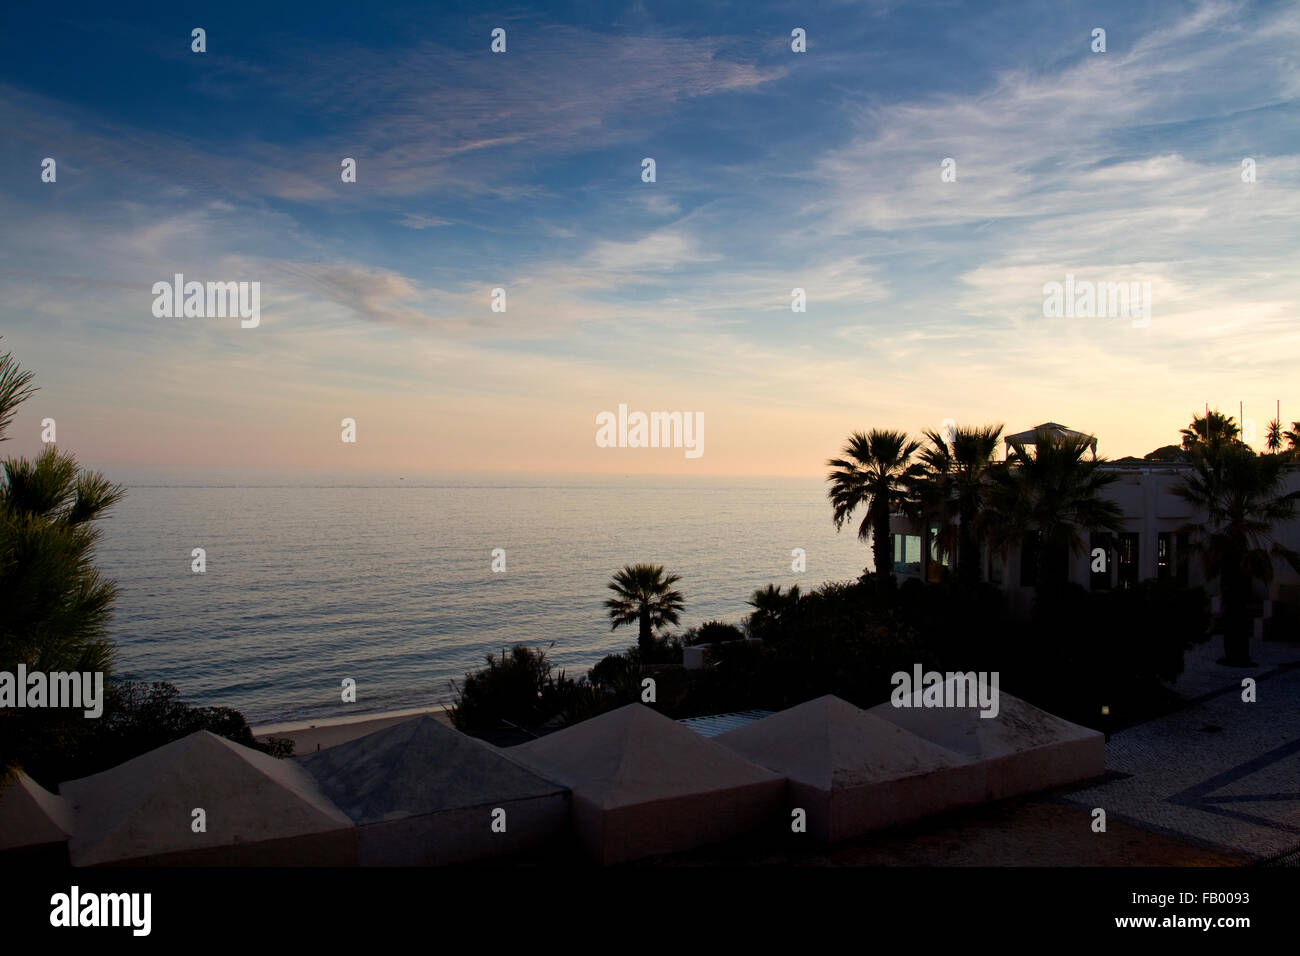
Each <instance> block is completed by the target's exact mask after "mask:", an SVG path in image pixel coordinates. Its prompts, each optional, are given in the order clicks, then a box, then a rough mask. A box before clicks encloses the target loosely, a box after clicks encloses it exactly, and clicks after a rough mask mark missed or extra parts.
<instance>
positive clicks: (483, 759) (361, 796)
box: [299, 716, 564, 824]
mask: <svg viewBox="0 0 1300 956" xmlns="http://www.w3.org/2000/svg"><path fill="white" fill-rule="evenodd" d="M299 762H300V763H301V764H302V765H303V766H304V767H305V768H306V769H307V770H308V771H309V772H310V773H311V774H312V776H314V777H315V778H316V779H317V781H319V783H320V785H321V789H322V790H323V791H324V792H325V794H326V795H327V796H328V797H329V798H330V799H331V800H332V801H334V803H335V804H337V805H338V806H339V807H340V808H341V809H342V810H343V812H344V813H346V814H347V815H348V816H350V817H351V818H352V819H353V820H354V821H355V822H356V823H358V824H366V823H378V822H380V821H383V820H399V819H402V818H404V817H410V816H418V815H421V814H427V813H438V812H440V811H443V810H452V809H457V808H461V807H478V806H483V805H485V804H488V803H494V802H495V803H504V802H508V801H511V800H528V799H531V798H533V797H541V796H548V795H551V794H557V793H562V792H563V791H564V787H562V786H560V785H559V784H557V783H554V782H552V781H550V780H547V779H545V778H544V777H541V776H539V775H537V774H536V773H534V772H533V771H531V770H529V769H527V768H525V767H523V766H521V765H520V764H518V763H516V762H515V761H513V760H511V759H510V758H509V757H507V756H506V755H505V754H503V753H502V752H501V751H500V750H498V749H496V748H495V747H492V746H491V745H489V744H486V743H483V742H482V741H480V740H475V739H474V738H473V737H469V736H466V735H465V734H462V733H460V732H459V731H456V730H453V729H452V728H450V727H447V726H445V725H444V724H442V723H440V722H438V721H436V720H434V719H433V718H431V717H427V716H421V717H416V718H413V719H411V720H406V721H403V722H402V723H400V724H394V725H393V726H391V727H385V728H383V729H382V730H377V731H375V732H374V733H372V734H367V735H366V736H365V737H359V738H357V739H356V740H351V741H348V742H347V743H343V744H338V745H337V746H334V747H331V748H330V749H329V750H323V751H321V752H319V753H313V754H307V755H305V756H303V757H301V758H299Z"/></svg>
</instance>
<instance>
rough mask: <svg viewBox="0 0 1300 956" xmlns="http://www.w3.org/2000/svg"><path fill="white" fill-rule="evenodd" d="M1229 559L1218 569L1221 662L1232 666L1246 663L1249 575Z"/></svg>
mask: <svg viewBox="0 0 1300 956" xmlns="http://www.w3.org/2000/svg"><path fill="white" fill-rule="evenodd" d="M1235 561H1236V558H1235V556H1234V560H1233V561H1229V562H1228V563H1226V564H1225V565H1224V568H1223V571H1222V572H1221V573H1220V576H1219V582H1220V589H1221V590H1222V592H1223V663H1225V664H1227V665H1229V666H1233V667H1247V666H1250V664H1251V663H1252V662H1251V659H1250V630H1251V627H1250V617H1249V615H1248V611H1247V608H1248V605H1249V594H1248V591H1249V588H1250V578H1249V577H1247V576H1245V575H1244V574H1242V572H1241V569H1240V567H1239V566H1237V565H1236V563H1235Z"/></svg>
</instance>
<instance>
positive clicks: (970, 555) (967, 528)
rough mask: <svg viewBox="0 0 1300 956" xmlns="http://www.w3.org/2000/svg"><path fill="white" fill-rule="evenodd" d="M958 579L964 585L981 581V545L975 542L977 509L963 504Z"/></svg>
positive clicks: (959, 536) (959, 535)
mask: <svg viewBox="0 0 1300 956" xmlns="http://www.w3.org/2000/svg"><path fill="white" fill-rule="evenodd" d="M957 579H958V580H959V581H961V582H962V583H963V584H978V583H979V580H980V554H979V543H978V542H977V541H976V540H975V509H974V508H973V507H970V506H968V505H966V504H965V503H963V505H962V509H961V525H960V527H959V528H958V534H957Z"/></svg>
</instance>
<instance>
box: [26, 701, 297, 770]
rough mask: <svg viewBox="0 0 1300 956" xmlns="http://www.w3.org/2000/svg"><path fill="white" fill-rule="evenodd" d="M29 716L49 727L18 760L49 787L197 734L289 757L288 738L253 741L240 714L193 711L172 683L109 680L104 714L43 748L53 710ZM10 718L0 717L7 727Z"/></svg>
mask: <svg viewBox="0 0 1300 956" xmlns="http://www.w3.org/2000/svg"><path fill="white" fill-rule="evenodd" d="M28 713H30V714H32V715H33V716H34V717H35V718H36V719H38V720H40V719H44V720H46V721H49V726H48V727H46V728H42V729H43V730H44V731H45V733H37V734H35V735H33V738H32V739H34V740H38V741H40V743H39V744H37V745H35V746H32V747H29V748H24V749H23V752H20V753H19V754H18V758H19V759H18V761H17V762H19V763H21V765H22V766H23V769H24V770H26V772H27V773H28V774H30V775H31V776H32V777H33V778H34V779H36V780H37V781H38V782H40V783H41V784H42V785H43V786H46V787H47V788H53V787H55V786H57V785H58V783H60V782H62V781H64V780H71V779H75V778H77V777H84V776H88V775H90V774H93V773H99V772H101V771H103V770H107V769H109V768H110V767H115V766H117V765H118V764H120V763H123V762H124V761H127V760H131V759H133V758H135V757H138V756H140V755H141V754H143V753H147V752H148V751H150V750H154V749H155V748H157V747H161V746H163V745H164V744H168V743H171V742H172V741H174V740H180V739H181V738H182V737H187V736H189V735H190V734H192V733H195V732H196V731H200V730H206V731H209V732H211V733H214V734H216V735H217V736H218V737H225V738H226V739H227V740H232V741H234V742H235V743H237V744H242V745H243V746H245V747H251V748H252V749H254V750H260V751H262V752H263V753H268V754H271V755H272V756H275V757H287V756H291V755H292V753H293V742H292V741H291V740H287V739H278V740H273V741H270V742H268V743H261V742H259V741H257V740H255V739H254V738H253V732H252V730H251V729H250V728H249V726H248V723H247V722H246V721H245V720H244V717H243V715H242V714H240V713H239V712H238V711H236V710H232V709H231V708H229V707H192V706H190V705H188V704H186V703H185V702H184V701H183V700H182V699H181V695H180V691H179V690H177V688H176V687H175V686H174V685H172V684H169V683H166V682H164V681H153V682H145V681H131V680H128V681H116V680H115V681H110V682H109V683H108V684H106V685H105V687H104V713H103V715H102V716H101V717H99V718H97V719H93V720H90V719H84V718H81V719H79V720H78V723H77V727H78V732H77V733H75V734H71V735H65V736H63V737H62V738H61V739H60V740H59V746H48V745H45V744H46V741H47V740H48V739H49V736H50V735H51V734H54V733H57V732H58V727H59V724H58V722H57V721H55V720H54V713H55V712H52V711H48V710H45V711H29V712H28ZM10 716H11V715H9V714H6V715H4V717H3V718H0V719H2V720H3V721H4V722H5V723H8V722H9V720H10ZM78 718H80V713H79V712H78ZM0 738H5V739H9V734H8V730H7V728H6V729H5V730H4V731H0Z"/></svg>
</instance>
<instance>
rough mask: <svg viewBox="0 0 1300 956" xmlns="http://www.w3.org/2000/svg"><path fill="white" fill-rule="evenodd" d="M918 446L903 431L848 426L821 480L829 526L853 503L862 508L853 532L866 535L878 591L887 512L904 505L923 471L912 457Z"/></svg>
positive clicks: (887, 557) (885, 570) (886, 560)
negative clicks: (843, 441)
mask: <svg viewBox="0 0 1300 956" xmlns="http://www.w3.org/2000/svg"><path fill="white" fill-rule="evenodd" d="M920 447H921V443H920V442H919V441H911V440H909V439H908V437H907V434H906V433H905V432H900V431H889V430H885V429H879V428H873V429H872V430H871V431H870V432H868V433H866V434H863V433H862V432H854V433H853V434H852V435H851V436H850V437H849V441H848V444H846V445H845V446H844V451H843V452H842V454H843V456H844V457H842V458H832V459H830V460H829V461H828V462H827V463H826V464H827V465H829V466H830V467H831V468H833V469H834V471H832V472H831V473H830V474H829V475H827V476H826V480H827V481H829V482H831V490H830V491H829V492H827V497H829V498H830V500H831V503H832V505H833V506H834V515H833V517H834V521H835V530H836V531H838V530H840V529H841V528H843V527H844V525H845V523H846V522H847V521H848V520H849V518H850V517H851V516H852V514H853V512H854V511H855V510H857V509H858V508H859V507H863V508H864V509H865V512H866V513H865V514H864V515H863V518H862V524H861V525H859V527H858V538H859V540H861V541H866V540H867V538H870V539H871V552H872V557H873V559H874V564H875V569H876V591H877V593H879V594H884V593H886V592H887V591H888V590H889V588H890V585H891V582H892V576H891V572H892V570H893V560H892V555H891V554H890V553H889V516H890V515H891V514H893V513H894V512H895V511H901V510H902V509H903V508H904V506H905V505H906V504H907V502H908V500H909V497H910V494H911V489H912V486H913V485H914V483H915V482H916V481H917V479H919V478H920V477H921V475H922V474H923V472H924V466H923V465H922V464H921V463H920V462H919V461H913V460H912V456H913V455H914V454H916V451H917V449H918V448H920Z"/></svg>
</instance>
